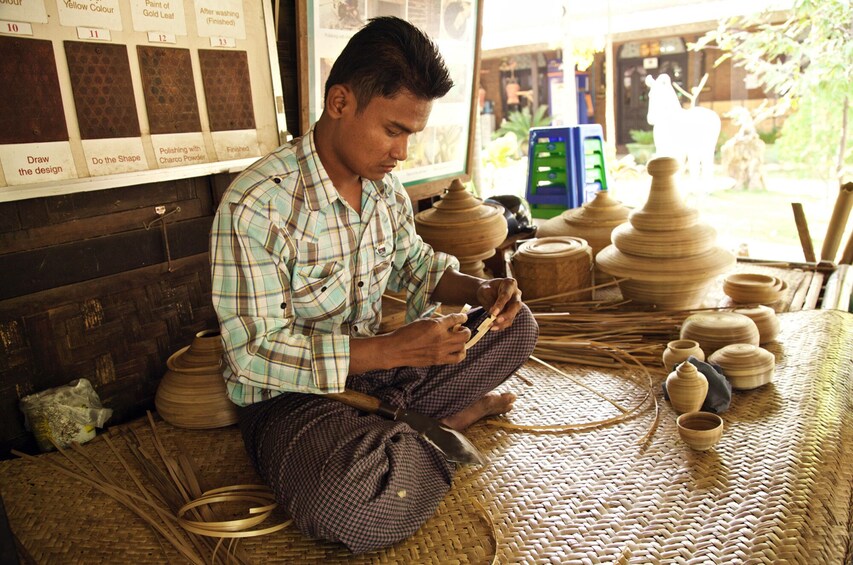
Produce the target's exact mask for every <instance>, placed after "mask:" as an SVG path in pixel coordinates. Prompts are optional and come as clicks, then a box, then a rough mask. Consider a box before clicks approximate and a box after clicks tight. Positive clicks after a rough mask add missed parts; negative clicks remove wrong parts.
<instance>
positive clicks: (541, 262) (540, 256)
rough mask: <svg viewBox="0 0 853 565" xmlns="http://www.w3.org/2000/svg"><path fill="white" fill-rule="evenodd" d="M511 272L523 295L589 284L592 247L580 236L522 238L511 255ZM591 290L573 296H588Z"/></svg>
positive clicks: (551, 293)
mask: <svg viewBox="0 0 853 565" xmlns="http://www.w3.org/2000/svg"><path fill="white" fill-rule="evenodd" d="M512 272H513V274H514V275H515V278H516V280H518V287H519V288H520V289H521V292H522V293H523V295H524V298H525V299H528V300H532V299H534V298H542V297H545V296H554V295H557V294H563V293H566V292H570V291H573V290H578V289H581V288H587V287H589V286H591V285H592V249H591V248H590V246H589V244H587V242H586V240H583V239H581V238H579V237H571V236H555V237H541V238H538V239H531V240H528V241H525V242H524V243H523V244H521V247H519V248H518V251H516V253H515V254H514V255H513V257H512ZM590 298H592V292H591V291H589V292H584V293H579V294H578V295H576V296H575V298H574V299H575V300H588V299H590Z"/></svg>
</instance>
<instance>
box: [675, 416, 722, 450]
mask: <svg viewBox="0 0 853 565" xmlns="http://www.w3.org/2000/svg"><path fill="white" fill-rule="evenodd" d="M675 424H676V426H678V435H679V437H681V441H683V442H684V443H686V444H687V445H688V446H690V447H691V448H692V449H695V450H696V451H707V450H709V449H711V448H712V447H714V446H715V445H717V443H718V442H719V441H720V438H722V437H723V419H722V418H720V417H719V416H718V415H717V414H714V413H712V412H698V411H697V412H687V413H686V414H682V415H681V416H679V417H678V418H677V419H676V420H675Z"/></svg>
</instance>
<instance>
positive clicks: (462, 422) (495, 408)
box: [441, 391, 516, 432]
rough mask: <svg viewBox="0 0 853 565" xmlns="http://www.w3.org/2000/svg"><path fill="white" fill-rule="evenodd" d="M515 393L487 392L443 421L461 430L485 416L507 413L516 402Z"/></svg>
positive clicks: (446, 424)
mask: <svg viewBox="0 0 853 565" xmlns="http://www.w3.org/2000/svg"><path fill="white" fill-rule="evenodd" d="M515 398H516V397H515V395H514V394H513V393H511V392H504V393H501V394H499V393H497V392H494V391H492V392H489V393H486V395H485V396H483V397H482V398H481V399H480V400H477V401H476V402H474V403H473V404H471V405H470V406H468V408H465V409H464V410H462V411H461V412H457V413H456V414H454V415H453V416H448V417H447V418H444V419H443V420H442V421H441V422H442V423H443V424H444V425H445V426H448V427H450V428H453V429H454V430H456V431H459V432H461V431H462V430H464V429H465V428H467V427H468V426H470V425H471V424H473V423H474V422H476V421H478V420H480V419H481V418H485V417H486V416H494V415H496V414H506V413H507V412H509V411H510V410H512V404H513V402H515Z"/></svg>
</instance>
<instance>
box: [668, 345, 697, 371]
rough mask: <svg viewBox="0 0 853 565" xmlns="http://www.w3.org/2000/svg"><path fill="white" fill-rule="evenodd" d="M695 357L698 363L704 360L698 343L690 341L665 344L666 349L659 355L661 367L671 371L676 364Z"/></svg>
mask: <svg viewBox="0 0 853 565" xmlns="http://www.w3.org/2000/svg"><path fill="white" fill-rule="evenodd" d="M690 357H695V358H696V359H698V360H699V361H704V360H705V353H704V352H703V351H702V348H701V347H699V342H698V341H694V340H692V339H676V340H673V341H670V342H669V343H667V344H666V349H664V351H663V355H661V360H662V362H663V366H664V367H666V369H668V370H672V369H673V367H675V365H676V364H678V363H681V362H682V361H687V359H689V358H690Z"/></svg>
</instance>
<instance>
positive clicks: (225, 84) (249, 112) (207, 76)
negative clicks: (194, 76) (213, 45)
mask: <svg viewBox="0 0 853 565" xmlns="http://www.w3.org/2000/svg"><path fill="white" fill-rule="evenodd" d="M198 58H199V62H200V63H201V80H202V83H203V84H204V98H205V101H206V102H207V116H208V119H209V120H210V129H211V131H228V130H235V129H255V112H254V107H253V105H252V86H251V85H252V83H251V80H250V79H249V61H248V56H247V54H246V52H245V51H218V50H213V49H199V51H198Z"/></svg>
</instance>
